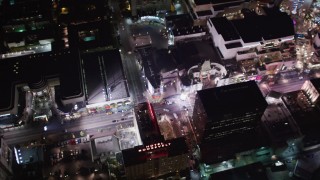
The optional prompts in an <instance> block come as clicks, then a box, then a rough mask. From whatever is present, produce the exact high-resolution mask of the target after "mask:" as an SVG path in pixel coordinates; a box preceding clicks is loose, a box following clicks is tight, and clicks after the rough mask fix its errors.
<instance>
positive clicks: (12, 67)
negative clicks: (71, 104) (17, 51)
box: [0, 51, 82, 111]
mask: <svg viewBox="0 0 320 180" xmlns="http://www.w3.org/2000/svg"><path fill="white" fill-rule="evenodd" d="M79 70H80V68H79V58H78V56H77V55H76V54H75V53H72V52H70V51H65V52H60V53H51V52H50V53H42V54H35V55H28V56H22V57H16V58H8V59H2V60H1V61H0V83H1V84H2V86H1V87H2V88H0V98H1V101H0V111H8V110H10V109H12V108H13V106H14V99H15V98H16V97H15V93H14V92H15V85H17V84H22V83H27V82H35V81H37V80H38V79H39V77H40V76H43V77H45V78H46V79H50V78H55V77H59V79H60V86H61V97H62V98H63V99H67V98H69V97H74V96H77V95H79V94H81V93H82V87H81V83H82V82H81V78H80V71H79Z"/></svg>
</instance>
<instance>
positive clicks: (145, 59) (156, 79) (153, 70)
mask: <svg viewBox="0 0 320 180" xmlns="http://www.w3.org/2000/svg"><path fill="white" fill-rule="evenodd" d="M137 50H138V52H139V53H140V55H141V59H142V66H143V68H144V73H145V75H146V77H147V78H148V80H149V82H150V84H151V85H152V86H153V88H155V89H156V88H159V87H160V68H159V67H158V66H157V65H156V61H155V58H154V56H153V52H154V49H153V48H152V47H151V46H149V47H143V48H139V49H137Z"/></svg>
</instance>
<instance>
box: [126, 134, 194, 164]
mask: <svg viewBox="0 0 320 180" xmlns="http://www.w3.org/2000/svg"><path fill="white" fill-rule="evenodd" d="M150 145H152V146H153V147H157V148H154V150H152V149H147V148H148V147H151V146H150ZM150 151H151V152H153V153H150ZM186 153H188V147H187V144H186V142H185V138H183V137H180V138H176V139H172V140H168V141H159V142H157V143H154V144H146V145H144V146H136V147H134V148H131V149H126V150H122V156H123V161H124V166H125V167H129V166H134V165H138V164H142V163H146V162H147V161H148V160H149V159H159V158H161V157H173V156H178V155H182V154H186Z"/></svg>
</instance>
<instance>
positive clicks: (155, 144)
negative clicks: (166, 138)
mask: <svg viewBox="0 0 320 180" xmlns="http://www.w3.org/2000/svg"><path fill="white" fill-rule="evenodd" d="M170 144H171V143H163V142H161V143H154V144H150V145H147V146H145V147H144V148H141V149H139V150H138V151H139V152H145V151H150V150H153V149H158V148H163V147H168V146H170Z"/></svg>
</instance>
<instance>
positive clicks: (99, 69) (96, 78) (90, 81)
mask: <svg viewBox="0 0 320 180" xmlns="http://www.w3.org/2000/svg"><path fill="white" fill-rule="evenodd" d="M81 57H82V59H83V68H84V71H85V76H84V77H85V78H84V80H85V85H86V87H87V101H88V104H94V103H100V102H105V101H106V100H115V99H121V98H126V97H128V96H129V92H128V88H127V84H126V81H125V76H124V72H123V66H122V61H121V56H120V53H119V50H117V49H114V50H106V51H102V52H95V53H85V54H83V55H81Z"/></svg>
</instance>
